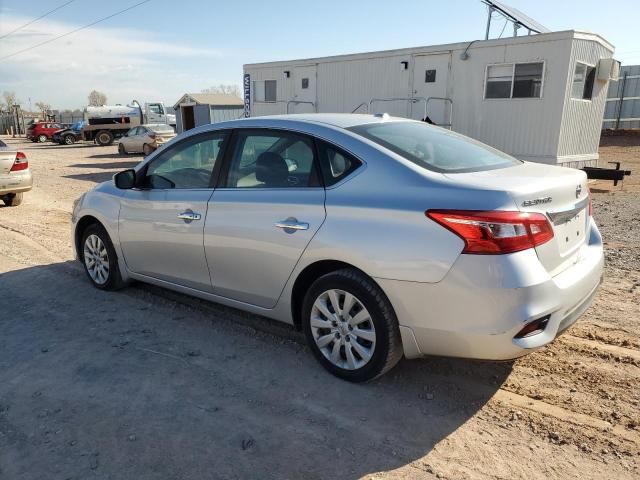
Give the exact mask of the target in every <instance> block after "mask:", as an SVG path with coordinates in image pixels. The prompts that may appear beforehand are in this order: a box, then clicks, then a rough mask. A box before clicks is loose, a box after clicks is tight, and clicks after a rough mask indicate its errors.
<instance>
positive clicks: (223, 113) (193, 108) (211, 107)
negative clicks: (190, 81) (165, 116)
mask: <svg viewBox="0 0 640 480" xmlns="http://www.w3.org/2000/svg"><path fill="white" fill-rule="evenodd" d="M173 108H174V110H175V111H176V130H177V132H178V133H182V132H184V131H186V130H191V129H192V128H195V127H199V126H200V125H208V124H210V123H217V122H223V121H225V120H236V119H238V118H240V117H242V115H243V112H244V102H243V100H242V99H241V98H239V97H237V96H236V95H232V94H226V93H185V94H184V95H183V96H182V97H180V100H178V101H177V102H176V104H175V105H174V106H173Z"/></svg>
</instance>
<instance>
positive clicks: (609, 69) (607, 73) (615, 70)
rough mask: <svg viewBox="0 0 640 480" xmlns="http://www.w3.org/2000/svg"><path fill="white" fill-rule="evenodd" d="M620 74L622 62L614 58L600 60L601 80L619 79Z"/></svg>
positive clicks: (599, 78)
mask: <svg viewBox="0 0 640 480" xmlns="http://www.w3.org/2000/svg"><path fill="white" fill-rule="evenodd" d="M619 75H620V62H619V61H618V60H616V59H614V58H601V59H600V61H598V73H597V78H598V80H600V81H601V82H606V81H609V80H611V81H614V82H615V81H617V80H618V76H619Z"/></svg>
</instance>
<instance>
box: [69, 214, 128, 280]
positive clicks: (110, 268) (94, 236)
mask: <svg viewBox="0 0 640 480" xmlns="http://www.w3.org/2000/svg"><path fill="white" fill-rule="evenodd" d="M79 250H80V251H79V254H80V260H81V261H82V265H83V266H84V271H85V273H86V274H87V277H89V280H91V283H93V285H94V286H95V287H96V288H99V289H100V290H118V289H120V288H122V287H123V286H124V285H125V283H124V282H123V280H122V275H120V268H119V266H118V256H117V255H116V251H115V249H114V248H113V243H111V238H109V234H108V233H107V231H106V230H105V229H104V227H103V226H102V225H100V224H98V223H94V224H91V225H89V226H88V227H87V228H86V229H85V230H84V232H82V243H81V244H80V249H79Z"/></svg>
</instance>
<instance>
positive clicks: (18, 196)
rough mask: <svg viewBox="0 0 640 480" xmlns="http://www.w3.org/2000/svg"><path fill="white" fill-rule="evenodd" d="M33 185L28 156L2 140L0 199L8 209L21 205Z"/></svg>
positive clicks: (0, 151)
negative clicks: (25, 193)
mask: <svg viewBox="0 0 640 480" xmlns="http://www.w3.org/2000/svg"><path fill="white" fill-rule="evenodd" d="M32 185H33V178H32V176H31V170H30V169H29V161H28V160H27V156H26V155H25V154H24V153H22V152H18V151H17V150H12V149H10V148H9V147H7V145H6V144H5V143H4V142H3V141H2V140H0V198H1V199H2V201H3V202H4V204H5V205H7V206H8V207H17V206H18V205H20V204H21V203H22V196H23V194H24V192H28V191H29V190H31V187H32Z"/></svg>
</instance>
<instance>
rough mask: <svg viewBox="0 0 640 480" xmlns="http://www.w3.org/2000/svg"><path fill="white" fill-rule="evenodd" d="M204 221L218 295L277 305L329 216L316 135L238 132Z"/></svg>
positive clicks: (208, 252) (211, 267)
mask: <svg viewBox="0 0 640 480" xmlns="http://www.w3.org/2000/svg"><path fill="white" fill-rule="evenodd" d="M232 143H233V146H232V147H230V151H229V154H228V155H227V161H226V165H225V169H224V170H225V173H224V174H223V175H222V177H223V178H222V179H221V182H220V184H219V187H218V188H216V190H215V191H214V193H213V195H212V197H211V199H210V201H209V207H208V212H207V221H206V224H205V238H204V245H205V253H206V256H207V261H208V263H209V270H210V273H211V278H212V282H213V291H214V293H216V294H217V295H220V296H223V297H226V298H230V299H233V300H238V301H241V302H245V303H249V304H252V305H257V306H260V307H264V308H272V307H274V306H275V304H276V303H277V301H278V298H279V297H280V294H281V293H282V290H283V288H284V286H285V284H286V282H287V279H288V278H289V276H290V275H291V272H292V271H293V269H294V267H295V265H296V263H297V262H298V260H299V259H300V256H301V255H302V253H303V252H304V250H305V248H306V247H307V245H308V244H309V241H310V240H311V238H312V237H313V235H314V234H315V233H316V232H317V231H318V228H320V225H322V222H323V221H324V218H325V208H324V200H325V191H324V187H323V186H322V184H321V181H320V174H319V171H318V166H317V158H316V153H315V152H316V150H315V145H314V142H313V140H312V139H311V138H309V137H306V136H304V135H300V134H296V133H292V132H286V131H281V130H267V129H246V130H242V129H241V130H237V131H236V132H235V133H234V137H233V142H232Z"/></svg>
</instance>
